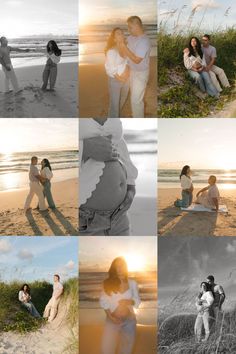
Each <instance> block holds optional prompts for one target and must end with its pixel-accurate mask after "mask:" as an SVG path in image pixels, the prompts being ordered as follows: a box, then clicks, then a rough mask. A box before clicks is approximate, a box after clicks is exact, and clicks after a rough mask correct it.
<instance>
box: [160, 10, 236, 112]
mask: <svg viewBox="0 0 236 354" xmlns="http://www.w3.org/2000/svg"><path fill="white" fill-rule="evenodd" d="M174 15H175V16H176V19H177V20H176V23H175V27H174V28H172V29H171V30H170V28H169V27H168V19H166V21H165V22H164V23H163V22H161V23H160V25H159V30H158V38H157V40H158V87H159V94H158V114H157V116H158V117H160V118H179V117H183V118H192V117H194V118H198V117H205V116H208V115H209V114H210V113H211V112H215V111H218V110H221V109H222V108H223V107H224V105H225V103H226V102H229V101H232V100H233V99H235V98H236V94H235V92H234V84H235V77H236V76H235V73H236V46H235V45H234V43H235V41H236V29H235V28H227V29H224V30H223V29H220V28H217V29H215V30H212V31H208V34H210V35H211V37H212V41H211V44H212V45H213V46H215V47H216V49H217V62H216V65H218V66H219V67H221V68H223V69H224V71H225V73H226V75H227V77H228V80H229V82H230V84H231V89H224V90H223V92H222V93H221V97H220V99H219V100H216V99H214V98H211V97H209V96H206V97H203V96H202V95H200V94H199V93H198V90H197V88H196V85H194V84H193V82H192V81H191V80H190V78H189V77H188V75H187V70H186V69H185V67H184V64H183V49H184V48H186V47H187V45H188V42H189V40H190V38H191V37H192V36H196V37H198V38H199V39H201V38H202V35H203V34H204V33H205V30H203V29H201V21H200V23H199V26H198V27H197V28H193V27H192V20H193V18H194V15H195V11H194V9H193V10H192V12H191V13H190V15H189V18H188V19H186V18H184V19H183V18H182V8H181V9H179V12H177V11H176V13H175V14H174ZM203 16H204V15H203ZM181 21H184V23H186V28H184V30H178V28H179V23H178V22H181Z"/></svg>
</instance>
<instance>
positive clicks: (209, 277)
mask: <svg viewBox="0 0 236 354" xmlns="http://www.w3.org/2000/svg"><path fill="white" fill-rule="evenodd" d="M207 279H208V280H210V281H213V282H214V281H215V278H214V277H213V275H208V277H207Z"/></svg>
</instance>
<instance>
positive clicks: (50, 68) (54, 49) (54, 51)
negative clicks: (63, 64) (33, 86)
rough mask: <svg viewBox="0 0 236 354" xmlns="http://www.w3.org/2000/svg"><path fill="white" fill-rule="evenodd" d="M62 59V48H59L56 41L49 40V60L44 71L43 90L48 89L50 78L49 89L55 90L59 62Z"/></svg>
mask: <svg viewBox="0 0 236 354" xmlns="http://www.w3.org/2000/svg"><path fill="white" fill-rule="evenodd" d="M60 60H61V49H59V48H58V46H57V43H56V42H55V41H49V42H48V44H47V62H46V65H45V68H44V71H43V86H42V90H43V91H46V90H47V86H48V80H49V87H50V88H49V91H54V87H55V84H56V80H57V64H58V63H59V62H60Z"/></svg>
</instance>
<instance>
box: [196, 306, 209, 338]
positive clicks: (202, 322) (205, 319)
mask: <svg viewBox="0 0 236 354" xmlns="http://www.w3.org/2000/svg"><path fill="white" fill-rule="evenodd" d="M209 322H210V315H209V311H208V310H206V311H204V312H203V313H198V315H197V318H196V321H195V325H194V333H195V335H196V337H197V340H198V341H200V339H201V333H202V326H204V329H205V339H208V337H209V334H210V329H209Z"/></svg>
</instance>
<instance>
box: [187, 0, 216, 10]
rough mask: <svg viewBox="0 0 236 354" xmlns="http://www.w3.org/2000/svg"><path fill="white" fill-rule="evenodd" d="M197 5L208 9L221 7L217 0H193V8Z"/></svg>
mask: <svg viewBox="0 0 236 354" xmlns="http://www.w3.org/2000/svg"><path fill="white" fill-rule="evenodd" d="M196 7H199V8H201V7H204V8H208V9H218V8H219V7H220V5H219V4H217V2H216V1H215V0H193V1H192V8H193V9H195V8H196Z"/></svg>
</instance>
